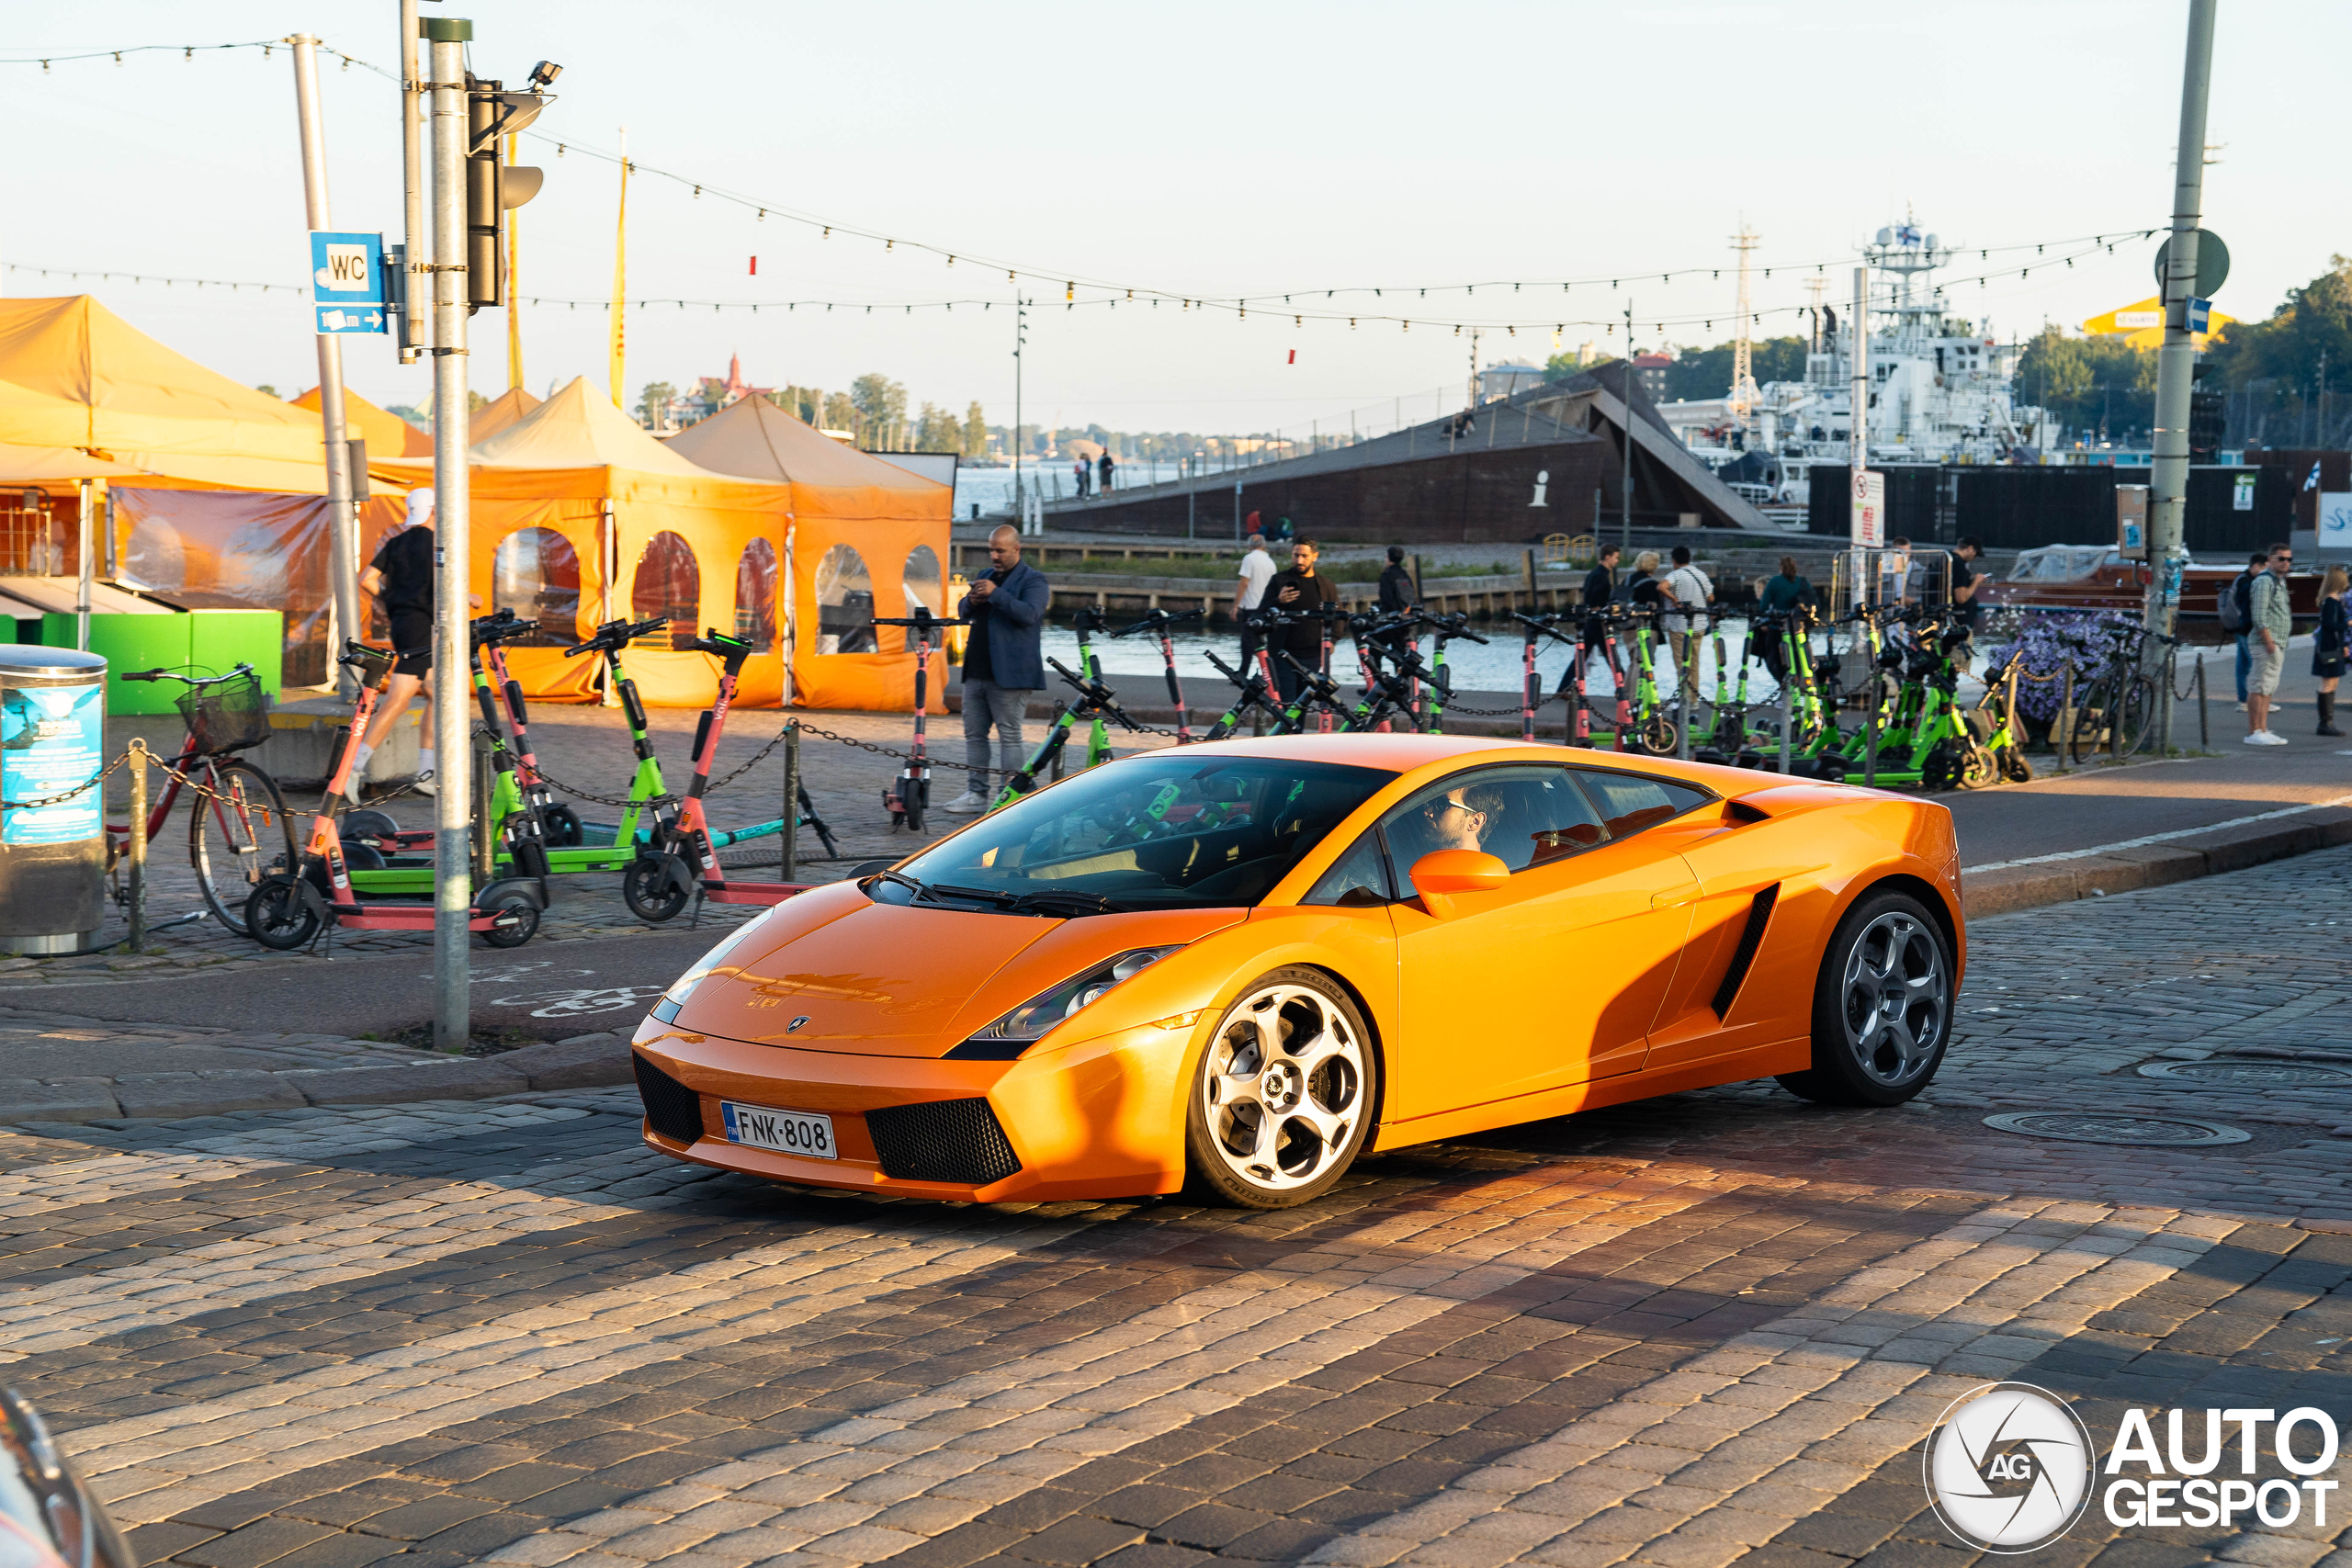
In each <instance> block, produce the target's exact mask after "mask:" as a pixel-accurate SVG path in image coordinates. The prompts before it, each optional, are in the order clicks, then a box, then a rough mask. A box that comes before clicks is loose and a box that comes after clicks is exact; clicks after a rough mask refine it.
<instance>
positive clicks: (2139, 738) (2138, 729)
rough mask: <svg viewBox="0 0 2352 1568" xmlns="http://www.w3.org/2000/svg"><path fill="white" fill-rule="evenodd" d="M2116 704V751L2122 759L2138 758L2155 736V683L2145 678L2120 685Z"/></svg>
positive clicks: (2143, 676)
mask: <svg viewBox="0 0 2352 1568" xmlns="http://www.w3.org/2000/svg"><path fill="white" fill-rule="evenodd" d="M2120 686H2121V692H2120V700H2119V701H2118V702H2117V703H2116V705H2115V729H2116V733H2115V750H2116V753H2117V755H2119V756H2124V757H2136V756H2138V755H2139V754H2140V753H2141V751H2142V750H2144V749H2145V748H2146V747H2147V744H2148V742H2149V739H2151V738H2152V737H2153V736H2154V734H2155V718H2156V683H2155V682H2154V681H2152V680H2150V679H2149V678H2148V677H2147V676H2145V675H2133V676H2131V677H2129V678H2127V679H2125V680H2123V681H2122V682H2120Z"/></svg>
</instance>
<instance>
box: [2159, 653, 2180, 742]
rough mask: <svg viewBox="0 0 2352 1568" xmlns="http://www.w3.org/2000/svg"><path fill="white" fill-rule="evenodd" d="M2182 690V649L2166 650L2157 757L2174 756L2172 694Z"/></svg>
mask: <svg viewBox="0 0 2352 1568" xmlns="http://www.w3.org/2000/svg"><path fill="white" fill-rule="evenodd" d="M2179 688H2180V649H2177V648H2167V649H2165V689H2164V690H2163V691H2161V692H2158V693H2157V694H2156V756H2157V758H2158V760H2159V761H2161V760H2163V759H2164V758H2166V757H2169V756H2171V755H2172V694H2173V693H2174V692H2176V691H2177V690H2179Z"/></svg>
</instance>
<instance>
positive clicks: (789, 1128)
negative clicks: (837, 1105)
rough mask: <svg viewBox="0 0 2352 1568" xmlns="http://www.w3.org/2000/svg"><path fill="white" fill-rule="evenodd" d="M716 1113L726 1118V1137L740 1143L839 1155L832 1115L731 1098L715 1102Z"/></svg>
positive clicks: (803, 1153)
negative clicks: (791, 1109) (768, 1105)
mask: <svg viewBox="0 0 2352 1568" xmlns="http://www.w3.org/2000/svg"><path fill="white" fill-rule="evenodd" d="M718 1110H719V1114H720V1115H722V1116H724V1117H725V1118H726V1119H727V1141H728V1142H729V1143H730V1144H744V1145H749V1146H751V1147H752V1148H755V1149H774V1150H775V1152H776V1153H778V1154H785V1155H799V1156H803V1157H804V1158H808V1159H839V1158H841V1157H842V1155H841V1149H840V1148H839V1147H838V1146H837V1145H835V1144H834V1143H833V1119H832V1118H831V1117H830V1116H820V1115H818V1114H817V1113H816V1112H814V1111H776V1110H773V1109H771V1108H769V1107H767V1106H764V1105H738V1104H736V1103H735V1102H734V1101H733V1100H720V1101H719V1102H718Z"/></svg>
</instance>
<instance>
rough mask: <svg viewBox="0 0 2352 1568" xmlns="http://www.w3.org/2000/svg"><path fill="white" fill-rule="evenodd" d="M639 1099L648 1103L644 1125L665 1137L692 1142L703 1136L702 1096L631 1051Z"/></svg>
mask: <svg viewBox="0 0 2352 1568" xmlns="http://www.w3.org/2000/svg"><path fill="white" fill-rule="evenodd" d="M628 1059H629V1065H630V1066H633V1067H635V1068H636V1069H637V1098H638V1099H639V1100H643V1101H644V1102H645V1124H646V1125H647V1126H649V1127H650V1128H652V1129H653V1130H654V1131H655V1132H657V1133H659V1134H662V1136H663V1137H665V1138H673V1139H675V1140H676V1141H677V1142H679V1143H682V1144H691V1143H693V1142H694V1141H695V1139H696V1138H699V1137H701V1136H702V1096H700V1095H698V1094H696V1093H695V1091H694V1090H692V1089H688V1088H687V1087H686V1086H685V1085H684V1084H682V1083H680V1082H679V1081H678V1080H677V1079H675V1078H673V1077H671V1076H670V1075H669V1074H667V1073H665V1072H663V1071H662V1069H661V1068H659V1067H657V1066H654V1065H653V1064H652V1063H650V1062H649V1061H647V1060H646V1059H645V1058H644V1057H642V1056H640V1055H638V1054H637V1053H636V1052H634V1051H632V1052H630V1053H629V1055H628Z"/></svg>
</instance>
